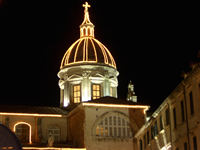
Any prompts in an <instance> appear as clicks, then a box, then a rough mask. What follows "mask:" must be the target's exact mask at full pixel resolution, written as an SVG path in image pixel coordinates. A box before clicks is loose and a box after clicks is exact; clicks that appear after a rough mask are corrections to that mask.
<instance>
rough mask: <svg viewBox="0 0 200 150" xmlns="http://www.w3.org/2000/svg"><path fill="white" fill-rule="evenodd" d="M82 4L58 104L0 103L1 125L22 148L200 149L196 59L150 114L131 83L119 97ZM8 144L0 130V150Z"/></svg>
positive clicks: (114, 74)
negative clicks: (17, 104)
mask: <svg viewBox="0 0 200 150" xmlns="http://www.w3.org/2000/svg"><path fill="white" fill-rule="evenodd" d="M83 7H84V19H83V22H82V24H81V25H80V26H79V27H80V38H79V39H78V40H76V41H75V42H74V43H73V44H72V45H71V46H70V47H69V48H68V50H67V51H66V53H65V54H63V59H62V60H60V61H61V65H60V70H59V72H58V74H57V76H58V78H59V81H58V86H59V87H58V88H60V107H35V106H32V107H30V106H11V105H10V106H5V105H0V124H3V125H4V126H6V127H7V128H9V129H10V130H11V131H12V132H13V133H14V134H15V135H16V137H18V140H19V141H20V142H21V145H22V149H26V150H33V149H38V150H42V149H49V150H50V149H51V150H94V149H95V150H197V149H200V144H199V143H200V115H199V114H200V62H196V63H193V64H192V65H191V68H192V69H191V71H190V72H188V73H185V74H184V79H183V80H182V82H181V83H180V84H179V85H178V86H177V87H176V88H175V89H174V90H173V91H172V93H171V94H170V95H169V96H168V97H166V99H165V100H161V101H163V102H162V104H161V105H160V106H159V107H158V108H157V110H156V111H155V112H154V113H153V114H152V115H151V116H150V117H149V116H147V113H146V112H147V111H148V110H149V108H150V106H148V105H145V104H140V103H139V102H137V96H136V94H135V92H134V86H133V84H132V83H131V82H130V83H129V85H128V94H127V99H126V100H124V99H120V98H118V92H117V87H118V75H119V71H118V70H117V64H116V63H115V59H114V58H113V56H112V54H111V52H110V51H109V50H108V49H107V48H106V46H104V45H103V44H102V43H101V42H100V41H99V40H97V39H96V38H95V32H94V31H95V30H94V28H95V26H94V24H93V23H92V22H91V21H90V16H89V10H88V9H89V8H90V7H91V6H90V5H89V4H88V3H87V2H85V4H83ZM58 67H59V66H58ZM0 127H1V126H0ZM9 142H10V141H9V139H5V137H4V136H2V134H1V132H0V149H14V147H12V146H10V145H9Z"/></svg>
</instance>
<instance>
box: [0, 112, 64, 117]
mask: <svg viewBox="0 0 200 150" xmlns="http://www.w3.org/2000/svg"><path fill="white" fill-rule="evenodd" d="M0 115H8V116H37V117H62V115H56V114H28V113H0Z"/></svg>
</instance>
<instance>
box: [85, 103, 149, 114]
mask: <svg viewBox="0 0 200 150" xmlns="http://www.w3.org/2000/svg"><path fill="white" fill-rule="evenodd" d="M82 106H96V107H117V108H144V110H143V113H144V114H145V113H146V111H147V110H148V109H149V106H141V105H117V104H96V103H82Z"/></svg>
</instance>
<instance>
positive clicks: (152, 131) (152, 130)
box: [151, 126, 154, 140]
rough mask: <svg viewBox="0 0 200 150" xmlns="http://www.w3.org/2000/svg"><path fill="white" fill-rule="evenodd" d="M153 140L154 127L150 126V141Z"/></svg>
mask: <svg viewBox="0 0 200 150" xmlns="http://www.w3.org/2000/svg"><path fill="white" fill-rule="evenodd" d="M153 139H154V126H151V140H153Z"/></svg>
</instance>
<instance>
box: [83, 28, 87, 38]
mask: <svg viewBox="0 0 200 150" xmlns="http://www.w3.org/2000/svg"><path fill="white" fill-rule="evenodd" d="M85 35H86V28H83V36H85Z"/></svg>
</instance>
